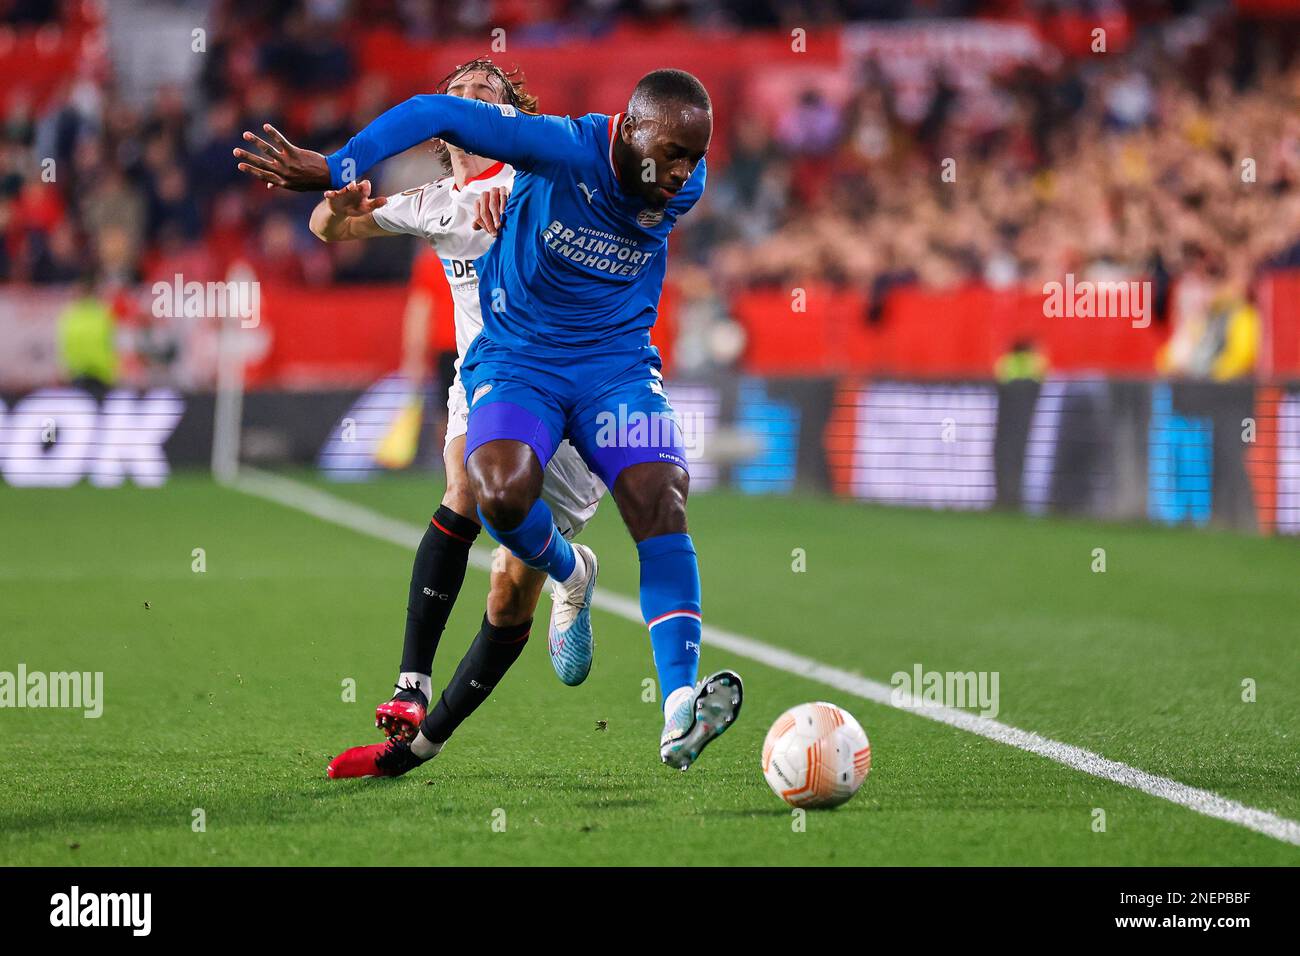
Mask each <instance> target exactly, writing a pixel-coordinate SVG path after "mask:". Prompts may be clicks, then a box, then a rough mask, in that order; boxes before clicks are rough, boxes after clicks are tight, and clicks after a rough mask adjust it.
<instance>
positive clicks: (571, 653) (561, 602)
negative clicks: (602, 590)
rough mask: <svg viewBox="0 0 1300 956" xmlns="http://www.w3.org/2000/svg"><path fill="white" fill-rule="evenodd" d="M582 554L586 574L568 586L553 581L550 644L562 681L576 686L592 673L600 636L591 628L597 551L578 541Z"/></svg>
mask: <svg viewBox="0 0 1300 956" xmlns="http://www.w3.org/2000/svg"><path fill="white" fill-rule="evenodd" d="M573 550H575V551H577V552H578V553H579V554H580V555H581V557H582V563H583V566H584V567H585V568H586V569H587V574H586V577H585V578H583V579H582V580H580V581H577V582H575V583H574V584H573V585H571V586H570V587H568V588H566V587H565V586H564V585H563V584H561V583H560V582H559V581H556V580H552V581H551V626H550V628H549V632H548V634H547V641H546V646H547V648H548V649H549V650H550V652H551V666H552V667H554V668H555V674H556V676H557V677H559V678H560V680H561V681H563V682H564V683H566V684H568V685H569V686H570V687H576V686H577V685H578V684H581V683H582V682H583V681H585V680H586V679H587V675H588V674H590V673H591V661H592V657H593V656H594V655H595V652H596V638H595V635H593V634H592V632H591V595H592V593H593V592H594V591H595V590H596V570H597V564H596V553H595V552H594V551H592V550H591V548H589V547H587V546H586V545H585V544H576V543H575V544H574V545H573Z"/></svg>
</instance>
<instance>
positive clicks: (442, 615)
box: [401, 506, 479, 674]
mask: <svg viewBox="0 0 1300 956" xmlns="http://www.w3.org/2000/svg"><path fill="white" fill-rule="evenodd" d="M478 532H479V527H478V524H477V523H476V522H474V521H471V520H470V519H469V518H466V517H464V516H462V515H458V514H456V512H454V511H452V510H451V509H450V508H448V507H446V506H440V507H439V508H438V510H437V511H436V512H434V515H433V520H432V521H430V522H429V527H428V530H426V531H425V532H424V537H423V538H421V539H420V547H419V548H417V549H416V552H415V563H414V564H413V565H412V567H411V592H410V596H409V597H408V599H407V602H406V638H405V640H404V641H403V644H402V667H401V671H402V673H414V674H431V673H432V672H433V655H434V652H436V651H437V650H438V640H439V638H441V637H442V631H443V628H445V627H446V626H447V618H448V617H449V616H450V615H451V609H452V606H453V605H455V603H456V596H457V595H458V594H460V586H461V585H462V584H464V583H465V566H466V565H467V564H469V548H470V545H472V544H473V543H474V538H475V536H476V535H477V534H478Z"/></svg>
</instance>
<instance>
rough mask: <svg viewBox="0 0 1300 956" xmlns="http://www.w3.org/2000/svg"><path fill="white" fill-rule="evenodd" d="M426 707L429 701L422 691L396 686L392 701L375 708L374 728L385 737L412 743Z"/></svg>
mask: <svg viewBox="0 0 1300 956" xmlns="http://www.w3.org/2000/svg"><path fill="white" fill-rule="evenodd" d="M428 707H429V701H428V699H427V698H426V697H425V696H424V692H423V691H422V690H420V689H419V688H416V687H402V686H400V685H397V693H396V694H394V695H393V699H392V700H386V701H384V702H383V703H382V704H380V705H379V706H378V707H376V708H375V726H376V727H378V728H379V729H380V730H382V731H383V732H384V735H385V736H387V737H396V738H397V739H398V740H405V741H408V742H409V741H412V740H414V739H415V735H416V734H417V733H419V731H420V721H422V720H424V715H425V713H426V712H427V711H428Z"/></svg>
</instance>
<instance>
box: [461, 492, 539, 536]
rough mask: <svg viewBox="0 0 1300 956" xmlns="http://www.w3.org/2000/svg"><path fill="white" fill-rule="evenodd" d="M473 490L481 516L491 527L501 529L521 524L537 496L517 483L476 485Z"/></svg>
mask: <svg viewBox="0 0 1300 956" xmlns="http://www.w3.org/2000/svg"><path fill="white" fill-rule="evenodd" d="M474 491H475V497H476V498H477V499H478V506H479V508H480V509H482V511H483V516H484V517H485V518H487V520H488V521H490V522H491V523H492V525H493V527H496V528H503V529H509V528H517V527H519V526H520V525H521V524H523V522H524V519H525V518H527V517H528V511H529V509H530V508H532V506H533V502H534V501H535V500H536V497H537V496H536V495H530V494H529V493H528V491H527V489H525V488H522V487H520V486H517V485H516V486H509V485H504V486H503V485H493V486H488V487H476V488H475V489H474Z"/></svg>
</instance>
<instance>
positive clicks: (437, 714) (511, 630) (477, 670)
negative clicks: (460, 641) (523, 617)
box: [420, 615, 533, 744]
mask: <svg viewBox="0 0 1300 956" xmlns="http://www.w3.org/2000/svg"><path fill="white" fill-rule="evenodd" d="M532 626H533V622H532V621H527V622H525V623H523V624H516V625H514V626H512V627H494V626H492V625H491V624H489V623H488V619H487V615H484V616H483V627H482V629H481V630H480V631H479V632H478V636H476V637H475V638H474V643H473V644H471V645H470V646H469V650H468V651H466V652H465V656H464V657H463V658H461V662H460V666H459V667H457V668H456V676H455V677H453V678H452V679H451V682H450V683H449V684H447V687H446V689H445V690H443V692H442V696H441V697H440V698H438V703H437V704H435V705H434V707H433V709H432V710H430V711H429V712H428V714H426V715H425V718H424V721H423V723H421V724H420V732H421V733H423V734H424V736H425V737H426V738H427V739H429V740H431V741H433V742H434V743H435V744H440V743H443V742H444V741H445V740H446V739H447V738H448V737H450V736H451V735H452V732H453V731H454V730H455V729H456V728H457V727H459V726H460V725H461V722H462V721H463V720H464V719H465V718H466V717H468V716H469V715H470V714H472V713H474V711H475V710H476V709H477V708H478V705H479V704H481V703H483V701H485V700H487V699H488V695H489V694H491V693H492V690H493V688H495V687H496V685H497V684H498V683H500V681H501V678H502V677H504V676H505V674H506V671H508V670H510V665H511V664H513V663H514V662H515V661H516V660H518V658H519V654H520V652H522V651H523V649H524V645H525V644H527V643H528V630H529V628H531V627H532Z"/></svg>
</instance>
